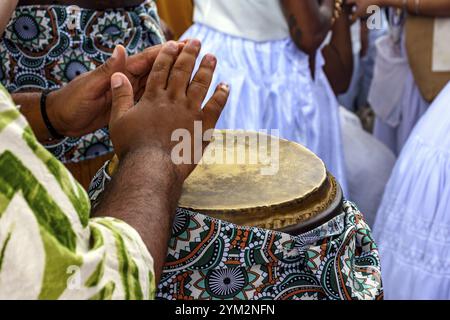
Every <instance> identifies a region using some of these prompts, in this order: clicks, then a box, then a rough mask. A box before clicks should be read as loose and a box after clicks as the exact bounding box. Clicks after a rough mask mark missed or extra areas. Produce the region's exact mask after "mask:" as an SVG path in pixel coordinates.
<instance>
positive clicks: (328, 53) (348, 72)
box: [322, 13, 353, 94]
mask: <svg viewBox="0 0 450 320" xmlns="http://www.w3.org/2000/svg"><path fill="white" fill-rule="evenodd" d="M350 26H351V24H350V20H349V18H348V15H347V14H346V13H342V14H341V16H340V17H339V18H338V19H337V20H336V22H335V25H334V26H333V36H332V38H331V41H330V43H329V44H328V45H327V46H326V47H324V49H323V51H322V52H323V55H324V57H325V66H324V71H325V74H326V75H327V77H328V80H329V81H330V84H331V86H332V88H333V91H334V92H335V93H336V94H340V93H344V92H346V91H347V89H348V86H349V85H350V82H351V79H352V74H353V48H352V39H351V34H350Z"/></svg>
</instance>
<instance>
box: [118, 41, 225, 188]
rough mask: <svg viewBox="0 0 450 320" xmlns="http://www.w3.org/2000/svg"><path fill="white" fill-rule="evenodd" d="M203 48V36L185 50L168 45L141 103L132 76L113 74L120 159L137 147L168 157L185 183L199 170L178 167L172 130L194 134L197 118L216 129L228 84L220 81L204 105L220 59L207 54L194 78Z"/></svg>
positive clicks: (161, 53)
mask: <svg viewBox="0 0 450 320" xmlns="http://www.w3.org/2000/svg"><path fill="white" fill-rule="evenodd" d="M200 46H201V45H200V42H199V41H198V40H191V41H190V42H189V43H188V44H186V46H184V48H183V49H182V51H181V53H180V49H179V47H178V46H177V43H176V42H173V41H170V42H168V43H166V44H165V45H164V46H163V48H162V50H161V52H160V53H159V55H158V57H157V58H156V61H155V63H154V65H153V68H152V71H151V73H150V75H149V77H148V81H147V86H146V89H145V92H144V94H143V96H142V98H141V100H140V101H139V102H138V103H137V104H136V105H134V101H135V99H134V97H133V90H132V87H131V84H130V82H129V80H128V79H127V77H126V76H124V75H123V74H121V73H116V74H114V75H113V77H112V79H111V86H112V92H113V104H112V110H111V121H110V124H109V128H110V135H111V139H112V142H113V145H114V148H115V151H116V153H117V155H118V156H119V159H122V158H124V157H126V156H127V155H128V154H130V153H133V152H135V151H137V150H147V151H148V152H149V153H150V154H157V156H158V157H159V156H160V155H163V158H164V159H166V160H168V162H170V166H171V167H172V168H174V169H175V172H176V173H177V175H178V178H179V179H180V180H182V181H184V179H185V178H187V177H188V176H189V174H190V173H191V172H192V170H193V169H194V168H195V164H183V165H176V164H175V163H174V161H172V160H171V152H172V149H173V147H174V146H175V145H176V144H177V143H178V142H175V141H172V139H171V138H172V134H173V133H174V131H175V130H177V129H187V130H188V131H189V132H190V134H191V137H194V122H195V121H201V122H202V128H203V132H204V131H206V130H208V129H211V128H214V127H215V125H216V123H217V120H218V119H219V116H220V114H221V112H222V110H223V108H224V106H225V104H226V102H227V99H228V94H229V89H228V86H226V85H219V86H218V87H217V88H216V91H215V93H214V95H213V96H212V98H211V99H210V100H209V101H208V102H207V103H206V105H205V107H204V109H202V108H201V107H202V104H203V101H204V99H205V97H206V94H207V92H208V89H209V87H210V85H211V80H212V77H213V73H214V70H215V67H216V58H215V57H214V56H212V55H206V56H205V57H204V58H203V60H202V62H201V64H200V68H199V70H198V72H197V73H196V75H195V76H194V78H193V80H192V81H191V77H192V73H193V70H194V67H195V62H196V59H197V57H198V55H199V52H200ZM133 106H134V107H133ZM191 146H192V145H191ZM205 146H206V145H204V146H203V147H205ZM159 158H161V157H159Z"/></svg>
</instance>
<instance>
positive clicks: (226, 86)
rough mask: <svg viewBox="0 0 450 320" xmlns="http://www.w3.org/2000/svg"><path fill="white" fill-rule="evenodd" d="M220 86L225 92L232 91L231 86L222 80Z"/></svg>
mask: <svg viewBox="0 0 450 320" xmlns="http://www.w3.org/2000/svg"><path fill="white" fill-rule="evenodd" d="M219 88H220V89H222V90H223V91H225V92H229V91H230V86H229V85H228V83H225V82H222V83H221V84H219Z"/></svg>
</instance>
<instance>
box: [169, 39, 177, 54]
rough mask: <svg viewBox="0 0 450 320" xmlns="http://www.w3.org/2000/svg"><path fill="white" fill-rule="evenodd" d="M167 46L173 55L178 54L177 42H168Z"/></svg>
mask: <svg viewBox="0 0 450 320" xmlns="http://www.w3.org/2000/svg"><path fill="white" fill-rule="evenodd" d="M166 46H167V49H168V50H169V51H170V52H172V53H175V52H178V44H177V43H176V42H175V41H169V42H167V45H166Z"/></svg>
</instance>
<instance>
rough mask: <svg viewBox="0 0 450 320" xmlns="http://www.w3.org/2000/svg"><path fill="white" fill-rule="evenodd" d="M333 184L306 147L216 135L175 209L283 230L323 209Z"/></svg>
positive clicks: (240, 134) (257, 136)
mask: <svg viewBox="0 0 450 320" xmlns="http://www.w3.org/2000/svg"><path fill="white" fill-rule="evenodd" d="M336 190H337V185H336V182H335V181H334V179H333V178H332V177H329V176H328V175H327V171H326V168H325V165H324V163H323V162H322V160H321V159H320V158H318V157H317V156H316V155H315V154H314V153H312V152H311V151H309V150H308V149H306V148H305V147H303V146H301V145H299V144H296V143H293V142H289V141H286V140H282V139H279V138H276V137H273V136H268V135H265V134H262V133H256V132H248V131H216V132H215V137H214V139H213V141H212V142H211V144H210V145H209V146H208V148H207V150H206V151H205V154H204V156H203V160H202V162H201V163H200V164H199V165H198V166H197V168H196V169H195V170H194V172H193V173H192V174H191V176H190V177H189V178H188V179H187V180H186V181H185V184H184V187H183V193H182V196H181V199H180V202H179V206H180V207H182V208H186V209H191V210H194V211H197V212H201V213H204V214H207V215H209V216H212V217H215V218H218V219H222V220H225V221H230V222H232V223H235V224H238V225H244V226H257V227H262V228H267V229H282V228H285V227H289V226H293V225H297V224H298V223H301V222H302V221H306V220H308V219H311V218H313V217H314V216H316V215H318V214H320V213H321V212H323V211H324V210H326V209H327V208H328V207H329V206H330V204H331V203H332V202H333V201H334V199H335V197H336Z"/></svg>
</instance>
